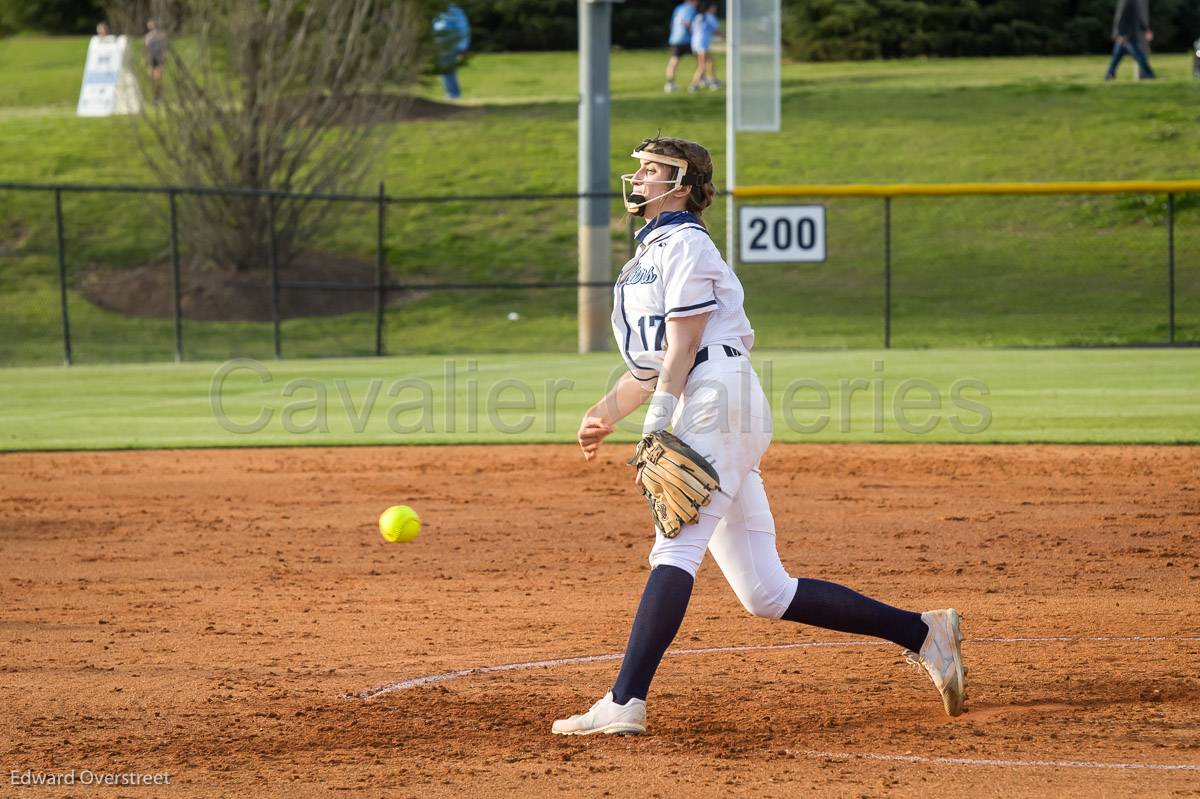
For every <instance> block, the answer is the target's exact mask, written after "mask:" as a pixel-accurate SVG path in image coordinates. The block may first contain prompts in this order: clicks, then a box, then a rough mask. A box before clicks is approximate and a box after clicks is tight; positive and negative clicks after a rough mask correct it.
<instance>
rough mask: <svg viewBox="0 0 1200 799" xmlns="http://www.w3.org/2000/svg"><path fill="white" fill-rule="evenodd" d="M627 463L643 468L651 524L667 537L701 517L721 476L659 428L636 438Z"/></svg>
mask: <svg viewBox="0 0 1200 799" xmlns="http://www.w3.org/2000/svg"><path fill="white" fill-rule="evenodd" d="M629 464H630V465H631V466H636V467H637V468H638V469H640V470H641V472H642V493H643V494H645V495H646V501H647V502H649V504H650V515H651V516H653V517H654V526H655V527H657V528H658V531H659V532H660V533H662V534H663V535H664V536H666V537H667V538H674V537H675V536H677V535H679V530H680V529H681V528H682V527H683V526H684V525H685V524H693V523H694V522H695V521H696V520H697V519H699V518H700V508H702V507H704V506H705V505H707V504H708V503H709V500H711V499H712V492H714V491H719V490H721V485H720V478H719V477H718V475H717V471H716V469H714V468H713V467H712V466H711V465H710V464H709V462H708V461H706V460H705V459H704V456H703V455H701V454H700V453H698V452H696V450H694V449H692V448H691V447H689V446H688V445H687V444H685V443H683V441H681V440H680V439H679V438H678V437H677V436H675V435H673V434H671V433H668V432H667V431H666V430H660V431H658V432H656V433H650V434H649V435H647V436H645V437H644V438H642V440H641V441H640V442H638V445H637V450H635V451H634V453H633V457H632V458H630V460H629Z"/></svg>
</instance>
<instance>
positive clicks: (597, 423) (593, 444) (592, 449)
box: [577, 416, 613, 461]
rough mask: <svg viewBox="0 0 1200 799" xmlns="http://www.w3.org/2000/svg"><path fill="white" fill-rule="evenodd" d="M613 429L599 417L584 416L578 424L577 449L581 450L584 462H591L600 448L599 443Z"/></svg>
mask: <svg viewBox="0 0 1200 799" xmlns="http://www.w3.org/2000/svg"><path fill="white" fill-rule="evenodd" d="M612 431H613V428H612V425H610V424H609V423H608V422H606V421H604V420H603V419H601V418H600V417H599V416H585V417H583V421H582V422H580V423H579V433H578V434H577V438H578V439H579V448H580V449H582V450H583V458H584V460H588V461H590V460H592V459H593V458H595V457H596V450H598V449H599V448H600V442H601V441H603V440H604V439H605V438H607V437H608V436H609V434H610V433H612Z"/></svg>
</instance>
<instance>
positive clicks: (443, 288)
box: [0, 183, 1200, 365]
mask: <svg viewBox="0 0 1200 799" xmlns="http://www.w3.org/2000/svg"><path fill="white" fill-rule="evenodd" d="M211 193H221V194H241V195H244V196H246V197H248V198H257V199H258V201H261V202H262V203H265V204H266V206H267V211H268V212H270V213H274V212H275V210H276V209H277V208H282V207H283V204H284V203H287V202H304V203H313V204H316V203H328V204H329V207H328V213H323V214H319V215H314V217H313V219H314V221H313V224H314V225H316V226H317V229H316V230H315V231H313V235H312V236H310V237H309V239H310V240H311V241H313V242H314V244H313V245H312V246H311V247H309V248H307V249H305V250H302V251H300V252H297V253H289V254H288V255H287V256H285V255H284V252H285V249H286V248H284V247H282V246H276V247H274V248H273V249H272V250H271V251H270V252H268V253H267V254H266V255H265V256H264V259H263V260H264V261H265V262H263V263H257V264H250V265H249V266H247V265H243V266H242V268H240V269H239V268H234V267H231V266H228V265H224V264H221V263H219V262H215V261H214V260H213V259H212V258H211V257H205V256H204V253H203V252H201V249H202V248H201V247H199V246H198V245H199V242H198V241H197V237H196V235H194V231H195V229H196V228H197V223H196V214H197V205H196V203H197V201H198V199H199V198H202V197H203V196H205V195H206V194H211ZM579 199H580V197H579V195H576V194H557V195H536V196H535V195H489V196H475V197H424V198H421V197H390V196H387V195H386V193H384V191H383V187H380V191H379V193H377V194H371V195H320V196H307V195H306V196H300V195H294V194H289V193H285V192H265V191H250V190H236V189H221V190H214V189H188V188H174V189H170V188H158V187H141V186H81V185H61V186H45V185H29V184H12V183H9V184H4V183H0V219H3V220H6V221H4V222H2V223H0V311H2V312H0V364H3V365H17V364H53V363H62V362H64V361H66V362H68V363H71V362H75V363H110V362H140V361H170V360H174V359H180V360H223V359H226V358H230V357H236V356H248V357H257V358H270V357H272V356H282V357H346V356H374V355H382V354H444V353H455V352H460V353H461V352H548V351H574V350H575V347H576V299H577V293H578V288H579V286H580V284H579V283H578V282H577V277H576V276H577V273H578V267H577V264H578V253H577V238H576V237H577V231H578V227H577V223H576V219H577V204H578V201H579ZM610 200H611V201H612V202H613V224H612V262H613V268H614V272H615V270H616V269H618V268H619V267H620V265H621V264H622V263H623V262H624V261H625V259H626V258H627V257H628V256H629V254H630V253H631V250H632V239H631V236H630V233H631V230H632V227H633V224H632V222H633V221H634V220H630V219H629V218H628V217H626V216H624V215H623V212H622V210H621V208H620V203H619V198H618V197H610ZM767 202H770V203H774V204H780V203H781V202H782V203H792V202H808V203H818V204H821V205H823V206H824V207H825V216H826V225H827V231H826V235H827V239H828V241H827V246H828V257H827V258H826V260H825V261H824V262H822V263H816V264H746V265H741V266H739V267H738V269H739V275H740V277H741V280H742V283H743V285H744V286H745V289H746V298H747V308H748V310H749V313H750V317H751V320H752V321H753V323H754V325H755V327H756V329H757V330H758V333H759V343H760V345H761V346H767V347H775V348H795V347H812V348H821V347H864V348H874V347H880V346H897V347H938V346H1074V345H1141V344H1153V345H1168V344H1176V345H1178V344H1187V343H1194V342H1196V341H1197V340H1200V264H1198V263H1197V261H1198V260H1200V225H1197V224H1195V220H1196V217H1197V216H1198V215H1200V194H1194V193H1179V194H1168V193H1147V192H1145V191H1131V192H1129V193H1123V194H1105V195H1087V194H1057V195H1048V196H954V197H920V196H917V197H907V196H901V197H894V198H891V199H886V198H881V197H819V198H814V199H808V200H805V199H803V198H789V199H786V200H782V201H781V200H746V201H745V203H767ZM706 219H707V221H708V224H709V227H710V229H711V233H712V235H713V238H714V241H715V242H716V243H717V245H718V247H720V248H721V249H722V252H725V224H724V221H725V198H724V197H719V198H718V199H717V203H716V205H715V206H714V207H713V208H712V209H710V210H709V211H708V212H707V213H706Z"/></svg>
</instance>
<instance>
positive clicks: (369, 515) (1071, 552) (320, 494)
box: [0, 446, 1200, 799]
mask: <svg viewBox="0 0 1200 799" xmlns="http://www.w3.org/2000/svg"><path fill="white" fill-rule="evenodd" d="M623 455H624V448H619V449H617V448H611V447H610V448H608V449H607V450H603V451H602V455H601V462H600V463H599V465H598V468H597V467H595V466H590V465H586V464H585V463H584V462H583V461H582V459H581V458H580V457H579V455H578V452H577V451H576V450H574V449H573V448H569V447H532V446H530V447H504V448H501V447H444V448H417V447H413V448H392V449H328V450H318V449H290V450H233V451H188V452H182V451H178V452H175V451H172V452H124V453H122V452H117V453H72V454H9V455H4V456H0V486H2V487H0V546H2V551H3V558H0V591H2V595H3V598H4V601H3V603H2V607H0V631H2V639H0V640H2V641H3V647H4V655H3V659H2V664H0V675H2V679H0V699H2V700H3V705H4V709H5V712H4V713H3V714H0V754H2V758H0V765H2V766H3V774H2V775H0V777H2V778H3V780H4V789H3V790H0V794H2V795H21V796H24V795H29V796H63V795H71V796H90V795H103V796H114V797H115V796H139V797H144V796H159V795H163V796H231V795H253V796H280V795H285V794H286V795H287V796H289V797H300V796H310V795H330V794H336V795H369V796H397V797H406V796H414V797H426V796H456V795H464V794H466V795H472V796H478V795H490V796H493V797H494V796H499V795H503V794H507V795H511V796H526V795H547V794H549V795H558V794H568V795H584V796H601V795H604V796H624V795H636V796H662V797H679V796H687V797H689V799H693V798H694V797H703V796H718V795H730V794H731V795H739V796H747V795H750V796H764V797H765V796H778V797H796V796H802V795H804V792H805V791H806V790H815V791H817V792H820V793H826V794H837V795H849V796H857V795H868V796H876V795H881V794H895V795H917V794H920V795H922V796H946V795H954V794H950V793H948V792H949V791H955V792H961V794H965V795H986V796H992V795H1006V796H1014V795H1029V794H1040V795H1065V796H1089V797H1092V796H1097V795H1121V794H1133V793H1140V794H1159V795H1191V796H1197V795H1200V674H1198V669H1197V665H1198V663H1200V488H1198V487H1197V484H1196V483H1197V480H1196V478H1197V475H1200V449H1197V448H1182V447H1180V448H1154V447H1132V448H1130V447H1120V448H1118V447H1091V448H1085V447H1041V446H1038V447H974V446H972V447H966V446H964V447H939V446H925V447H905V446H876V447H872V446H791V447H789V446H775V447H773V448H772V450H771V452H770V453H769V455H768V458H767V460H766V462H765V463H764V475H765V477H766V482H767V489H768V491H769V493H770V495H771V498H772V502H773V505H774V509H775V513H776V518H777V520H778V523H779V528H780V551H781V553H782V555H783V558H784V562H785V564H786V565H787V566H788V567H789V569H790V570H791V572H792V573H793V574H796V575H804V576H812V577H824V578H828V579H833V580H838V581H842V582H845V583H847V584H849V585H851V586H853V587H855V588H858V589H861V590H864V591H866V592H869V593H871V594H874V595H877V596H879V597H880V598H882V599H885V600H888V601H891V602H893V603H895V604H900V605H904V606H910V607H915V608H922V609H923V608H929V607H943V606H947V605H954V606H956V607H958V608H960V609H961V610H962V611H963V612H964V614H965V618H966V622H965V632H966V633H967V638H968V641H967V644H966V645H965V646H964V652H965V653H966V657H967V659H968V665H969V666H970V668H971V686H970V688H971V690H970V693H971V702H970V704H969V708H970V712H968V713H967V714H966V715H964V716H962V717H961V718H959V719H953V720H952V719H949V718H948V717H946V716H945V715H944V714H943V713H942V710H941V703H940V701H939V700H938V697H937V696H936V693H935V692H934V691H933V688H932V686H931V685H930V684H929V682H928V680H927V679H926V678H925V677H924V676H923V675H919V674H916V673H914V672H913V671H911V670H909V669H908V668H907V667H905V665H904V663H903V660H902V659H901V657H900V655H899V650H898V649H897V648H895V647H893V646H891V645H884V646H878V645H873V644H867V643H855V640H856V639H855V638H854V637H853V636H847V635H842V634H839V633H832V632H825V631H823V630H816V629H812V628H804V627H799V626H796V625H792V624H790V623H788V622H768V621H764V620H761V619H755V618H753V617H751V616H749V615H747V614H746V613H745V611H743V610H742V608H741V607H740V605H739V604H738V602H737V600H736V598H735V597H734V596H733V594H732V592H731V591H730V590H729V588H728V587H727V586H726V584H725V582H724V580H723V579H722V577H721V575H720V572H719V570H718V569H716V567H715V566H713V565H712V564H711V563H706V564H705V565H704V567H703V568H702V569H701V572H700V575H699V577H698V580H697V589H696V593H695V595H694V597H693V599H692V604H691V607H690V609H689V611H688V616H687V618H686V619H685V621H684V624H683V629H682V630H681V632H680V635H679V638H678V639H677V641H676V646H677V647H678V648H681V649H689V650H697V649H710V648H717V647H726V646H750V647H758V648H751V649H744V650H738V651H719V652H707V653H704V652H701V653H692V654H677V655H672V656H669V657H668V658H667V659H666V660H665V661H664V663H663V666H662V668H661V669H660V670H659V675H658V677H657V679H656V681H655V684H654V686H653V688H652V691H651V696H650V703H649V708H650V734H649V735H647V736H644V737H641V738H602V739H580V738H560V737H556V736H552V735H550V732H549V728H550V722H551V720H552V719H554V718H555V717H556V716H558V715H564V714H567V713H572V712H579V711H581V710H583V709H585V708H586V707H587V706H588V705H589V704H591V702H592V701H593V700H594V699H596V698H597V697H598V696H599V695H600V694H602V693H603V692H604V691H605V690H606V689H607V688H608V686H609V684H610V681H611V679H612V676H613V675H614V674H615V672H616V668H617V663H616V662H615V661H611V660H610V661H599V662H587V663H579V662H568V663H562V664H557V665H544V666H537V667H530V668H522V669H513V670H508V671H498V672H493V673H474V674H467V675H465V676H460V677H458V678H454V679H446V680H443V681H441V682H433V683H428V684H424V685H418V686H416V687H410V688H400V689H398V690H393V691H390V692H387V693H384V694H382V695H380V696H378V697H377V698H375V699H372V700H369V701H367V700H362V699H358V698H348V697H347V696H346V695H347V694H355V693H358V692H362V691H366V690H368V689H372V688H377V687H381V686H388V685H389V684H392V683H395V682H396V681H399V680H405V679H408V678H417V677H422V676H429V675H439V674H444V673H446V672H452V671H455V670H461V669H470V668H475V667H484V666H496V665H503V664H513V663H522V662H531V661H544V660H552V659H563V658H578V657H582V656H589V655H605V654H615V653H619V652H620V651H621V649H622V648H623V647H624V643H625V636H626V634H627V632H628V627H629V622H630V619H631V617H632V613H633V610H634V608H635V607H636V603H637V599H638V596H639V594H640V590H641V586H642V584H643V582H644V580H645V576H646V568H647V564H646V554H647V552H648V549H649V544H650V537H649V534H648V533H647V520H646V518H645V515H644V514H645V506H644V504H643V502H642V501H641V500H640V499H639V498H638V496H637V495H636V494H635V491H634V487H633V485H632V473H631V471H630V470H629V469H628V468H627V467H625V466H623V465H622V456H623ZM398 502H406V503H408V504H411V505H413V506H414V507H416V508H417V509H418V510H419V511H420V512H421V514H422V516H423V518H424V520H425V529H424V531H423V533H422V535H421V536H420V538H418V539H417V540H416V541H415V542H414V543H412V544H408V545H389V544H387V543H385V542H384V541H383V540H382V539H381V538H380V536H379V534H378V532H377V531H376V530H375V529H374V523H375V518H376V516H377V514H378V513H379V511H380V510H382V509H383V508H384V507H386V506H388V505H390V504H395V503H398ZM1145 636H1162V637H1167V638H1169V639H1170V640H1131V639H1133V638H1135V637H1145ZM1046 637H1054V638H1056V639H1058V640H1029V639H1039V638H1046ZM1100 637H1111V638H1113V639H1114V640H1094V639H1096V638H1100ZM1089 639H1092V640H1089ZM1189 639H1190V640H1189ZM813 642H815V643H821V644H826V643H828V644H830V645H828V646H825V645H821V646H808V647H797V648H778V647H779V645H785V644H797V643H813ZM769 647H776V648H769ZM1117 764H1123V765H1124V767H1116V766H1117ZM1151 766H1157V767H1161V768H1150V767H1151ZM1187 767H1190V769H1189V768H1187ZM71 769H75V770H77V774H76V779H77V784H76V785H75V786H61V787H39V788H27V789H24V790H20V791H15V792H13V793H10V791H14V789H12V788H10V787H9V786H10V785H11V783H12V780H13V778H14V777H16V778H17V779H18V780H20V779H23V778H25V777H28V778H29V779H33V778H36V777H37V776H38V775H47V774H50V775H54V774H60V775H61V774H63V773H67V772H69V771H70V770H71ZM84 769H87V770H90V772H92V773H109V774H115V773H119V772H130V771H137V772H152V773H161V772H169V773H170V775H171V783H170V785H169V786H157V787H155V786H144V787H136V788H134V787H125V788H121V787H106V788H97V787H95V786H83V785H82V784H81V783H80V782H78V780H80V779H81V778H82V775H83V771H82V770H84ZM13 772H17V774H16V775H13ZM27 772H28V773H27Z"/></svg>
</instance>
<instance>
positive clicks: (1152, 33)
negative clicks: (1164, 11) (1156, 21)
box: [1146, 31, 1154, 42]
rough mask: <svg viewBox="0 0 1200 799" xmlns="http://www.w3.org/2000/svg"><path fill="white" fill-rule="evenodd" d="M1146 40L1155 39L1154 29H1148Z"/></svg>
mask: <svg viewBox="0 0 1200 799" xmlns="http://www.w3.org/2000/svg"><path fill="white" fill-rule="evenodd" d="M1146 41H1148V42H1152V41H1154V31H1146Z"/></svg>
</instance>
